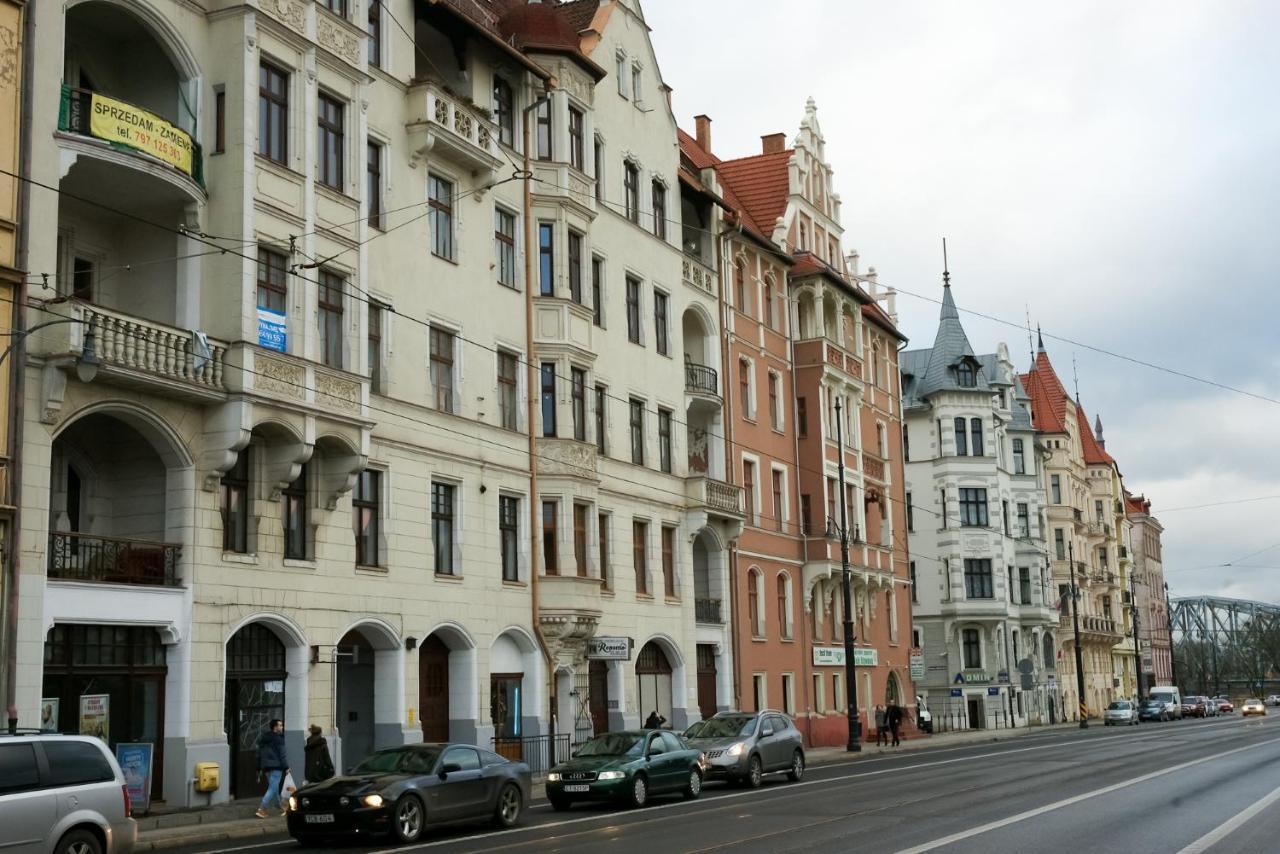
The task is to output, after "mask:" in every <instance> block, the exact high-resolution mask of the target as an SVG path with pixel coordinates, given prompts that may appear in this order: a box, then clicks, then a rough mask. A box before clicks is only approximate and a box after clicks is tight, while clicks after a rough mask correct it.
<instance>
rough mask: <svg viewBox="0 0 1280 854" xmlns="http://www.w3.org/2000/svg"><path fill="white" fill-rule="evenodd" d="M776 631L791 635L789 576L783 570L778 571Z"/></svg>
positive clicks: (787, 636) (788, 636)
mask: <svg viewBox="0 0 1280 854" xmlns="http://www.w3.org/2000/svg"><path fill="white" fill-rule="evenodd" d="M778 631H779V633H780V634H781V635H782V637H784V638H788V639H789V638H790V637H791V578H790V577H789V576H788V575H787V574H786V573H785V572H780V573H778Z"/></svg>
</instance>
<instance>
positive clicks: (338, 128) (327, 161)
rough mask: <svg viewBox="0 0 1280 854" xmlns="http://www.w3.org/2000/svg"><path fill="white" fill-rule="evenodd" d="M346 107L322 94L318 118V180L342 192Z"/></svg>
mask: <svg viewBox="0 0 1280 854" xmlns="http://www.w3.org/2000/svg"><path fill="white" fill-rule="evenodd" d="M344 113H345V107H344V106H343V104H342V102H341V101H339V100H337V99H336V98H330V97H329V96H328V95H326V94H324V93H323V92H321V93H320V101H319V114H318V115H317V117H316V122H317V130H318V132H319V137H318V139H317V146H316V147H317V149H318V150H317V152H316V158H317V162H316V167H317V169H316V179H317V180H318V181H319V182H320V183H321V184H324V185H325V186H327V187H332V188H333V189H335V190H339V191H340V190H342V156H343V134H344V128H343V125H344V121H345V115H344Z"/></svg>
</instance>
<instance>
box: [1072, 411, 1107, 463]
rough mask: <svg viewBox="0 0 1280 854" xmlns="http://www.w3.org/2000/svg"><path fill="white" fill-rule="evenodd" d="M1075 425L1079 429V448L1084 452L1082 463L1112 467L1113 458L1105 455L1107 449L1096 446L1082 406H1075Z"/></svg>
mask: <svg viewBox="0 0 1280 854" xmlns="http://www.w3.org/2000/svg"><path fill="white" fill-rule="evenodd" d="M1076 424H1078V425H1079V427H1080V447H1081V449H1082V450H1083V451H1084V461H1085V462H1086V463H1090V464H1101V465H1114V464H1115V458H1114V457H1112V456H1111V455H1110V454H1108V453H1107V449H1106V448H1104V447H1102V446H1101V445H1099V444H1098V440H1097V438H1095V437H1094V435H1093V428H1092V427H1090V426H1089V417H1088V416H1087V415H1085V414H1084V407H1083V406H1076Z"/></svg>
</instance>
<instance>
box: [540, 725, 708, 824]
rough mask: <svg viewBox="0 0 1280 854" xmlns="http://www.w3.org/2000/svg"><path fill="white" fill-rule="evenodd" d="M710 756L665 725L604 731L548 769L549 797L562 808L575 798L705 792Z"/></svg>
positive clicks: (636, 798)
mask: <svg viewBox="0 0 1280 854" xmlns="http://www.w3.org/2000/svg"><path fill="white" fill-rule="evenodd" d="M704 767H705V766H704V759H703V756H702V753H701V751H698V750H694V749H692V748H690V747H689V746H688V745H687V744H685V743H684V741H683V740H682V739H681V738H680V736H678V735H676V734H675V733H671V732H667V731H665V730H635V731H631V732H611V733H606V734H605V735H598V736H596V737H595V738H593V739H591V740H590V741H588V742H586V743H585V744H583V745H582V747H581V748H579V750H578V752H577V753H575V754H574V757H573V759H571V760H569V761H568V762H561V763H560V764H559V765H556V766H555V767H554V768H552V769H551V772H550V773H549V774H547V800H549V801H550V802H551V806H552V807H554V808H555V809H557V810H567V809H568V808H569V807H570V806H572V805H573V803H574V801H618V802H621V803H624V804H629V805H631V806H633V807H642V806H644V805H645V804H646V803H648V801H649V798H650V796H651V795H658V794H663V793H665V792H679V793H681V794H682V795H684V796H685V797H686V798H696V797H698V795H700V794H702V775H703V773H704Z"/></svg>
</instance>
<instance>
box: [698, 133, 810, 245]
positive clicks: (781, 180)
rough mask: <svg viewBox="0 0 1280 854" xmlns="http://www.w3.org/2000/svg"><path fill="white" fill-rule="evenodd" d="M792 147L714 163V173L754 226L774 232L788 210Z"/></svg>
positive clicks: (767, 232)
mask: <svg viewBox="0 0 1280 854" xmlns="http://www.w3.org/2000/svg"><path fill="white" fill-rule="evenodd" d="M793 153H794V152H793V150H792V149H790V148H788V149H785V150H783V151H779V152H777V153H776V154H757V155H755V156H753V157H743V158H740V159H738V160H722V161H720V162H719V163H717V164H716V173H717V174H718V175H719V176H720V180H721V182H722V183H724V184H725V185H726V186H727V187H731V188H732V190H733V194H734V196H736V197H737V199H738V200H739V202H740V203H741V206H742V210H743V211H744V212H745V213H746V214H747V216H749V217H750V218H751V221H752V223H753V224H754V225H755V227H756V229H757V230H758V231H760V232H762V233H764V234H769V235H772V234H773V227H774V224H775V223H777V221H778V217H780V216H782V215H783V214H784V213H785V212H786V210H787V196H788V193H789V190H790V186H791V185H790V181H789V180H788V177H787V164H788V163H789V162H790V161H791V155H792V154H793Z"/></svg>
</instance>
